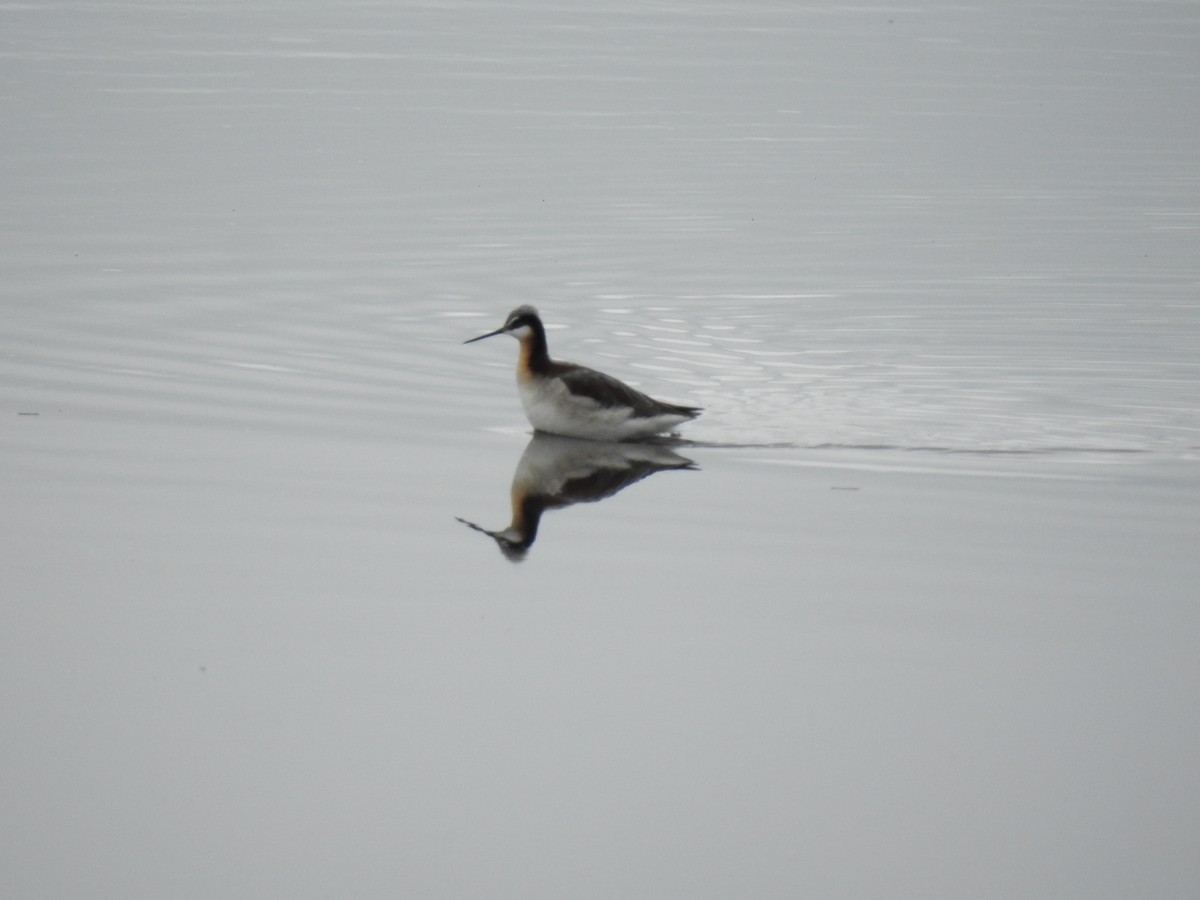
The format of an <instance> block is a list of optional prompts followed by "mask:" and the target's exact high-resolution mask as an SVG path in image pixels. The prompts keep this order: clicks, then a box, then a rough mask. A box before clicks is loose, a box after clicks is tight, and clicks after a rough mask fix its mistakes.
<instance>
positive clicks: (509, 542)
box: [458, 432, 696, 562]
mask: <svg viewBox="0 0 1200 900" xmlns="http://www.w3.org/2000/svg"><path fill="white" fill-rule="evenodd" d="M695 468H696V464H695V463H694V462H692V461H691V460H690V459H686V458H685V457H682V456H680V455H679V454H678V453H676V452H674V451H673V450H671V449H670V448H669V447H666V446H664V445H662V444H653V443H649V444H631V443H608V442H602V441H587V440H580V439H577V438H568V437H559V436H558V435H553V434H543V433H542V432H537V433H535V434H534V436H533V439H532V440H530V442H529V446H527V447H526V448H525V452H524V453H522V454H521V459H520V461H519V462H518V463H517V470H516V472H514V473H513V480H512V492H511V493H512V522H511V523H510V524H509V526H508V527H507V528H504V529H501V530H500V531H489V530H488V529H486V528H482V527H480V526H479V525H476V524H475V523H474V522H468V521H467V520H466V519H462V518H460V519H459V520H458V521H460V522H462V523H463V524H464V525H466V526H468V527H470V528H473V529H475V530H476V531H479V532H482V533H483V534H486V535H488V537H490V538H492V539H493V540H495V542H496V544H497V545H498V546H499V547H500V552H501V553H503V554H504V555H505V556H506V557H507V558H508V559H510V560H512V561H513V562H520V561H521V560H522V559H524V558H525V555H526V554H527V553H528V552H529V548H530V547H532V546H533V542H534V540H535V539H536V538H537V532H538V523H539V522H540V521H541V518H542V513H544V512H545V511H546V510H548V509H561V508H563V507H567V506H571V505H573V504H575V503H594V502H596V501H597V500H603V499H605V498H606V497H611V496H612V495H613V494H616V493H619V492H620V491H622V490H624V489H625V488H627V487H629V485H631V484H633V483H634V482H635V481H641V480H642V479H643V478H646V477H648V476H650V475H653V474H654V473H655V472H662V471H664V470H665V469H695Z"/></svg>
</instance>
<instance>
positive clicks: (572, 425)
mask: <svg viewBox="0 0 1200 900" xmlns="http://www.w3.org/2000/svg"><path fill="white" fill-rule="evenodd" d="M497 334H510V335H512V336H513V337H515V338H516V339H517V340H518V341H520V342H521V350H520V353H519V354H518V356H517V389H518V391H519V393H520V395H521V405H522V406H523V407H525V416H526V417H527V418H528V419H529V424H530V425H532V426H533V427H534V429H536V430H537V431H546V432H549V433H550V434H558V435H563V436H565V437H574V438H585V439H587V440H592V441H636V440H641V439H644V438H648V437H652V436H653V435H656V434H659V433H661V432H664V431H667V430H669V429H671V428H674V427H675V426H676V425H678V424H679V423H680V422H686V421H688V420H689V419H694V418H696V416H698V415H700V411H701V410H700V408H699V407H695V406H677V405H676V404H674V403H664V402H662V401H661V400H655V399H653V398H652V397H648V396H646V395H645V394H643V393H642V392H641V391H638V390H635V389H634V388H631V387H630V386H629V385H627V384H625V383H623V382H621V381H618V380H617V379H615V378H613V377H612V376H611V375H605V374H604V373H603V372H597V371H596V370H595V369H589V368H587V366H580V365H576V364H575V363H569V362H559V361H557V360H553V359H551V358H550V352H549V350H548V349H547V347H546V329H545V328H544V327H543V325H542V319H541V317H540V316H539V315H538V311H537V310H536V309H534V308H533V307H532V306H518V307H517V308H516V309H514V310H513V311H512V312H510V313H509V314H508V318H507V319H505V321H504V324H503V325H502V326H501V327H499V328H497V329H496V330H495V331H489V332H488V333H487V334H481V335H479V337H474V338H471V339H470V340H469V341H464V342H463V343H465V344H473V343H474V342H475V341H482V340H483V339H484V338H489V337H494V336H495V335H497Z"/></svg>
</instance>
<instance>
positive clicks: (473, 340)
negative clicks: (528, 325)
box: [463, 328, 504, 344]
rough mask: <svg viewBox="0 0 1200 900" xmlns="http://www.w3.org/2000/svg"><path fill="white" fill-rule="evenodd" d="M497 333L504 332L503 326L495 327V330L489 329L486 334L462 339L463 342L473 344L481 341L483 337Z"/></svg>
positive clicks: (493, 335)
mask: <svg viewBox="0 0 1200 900" xmlns="http://www.w3.org/2000/svg"><path fill="white" fill-rule="evenodd" d="M498 334H504V329H503V328H497V329H496V330H495V331H489V332H488V333H487V334H481V335H480V336H479V337H473V338H471V339H470V340H469V341H463V343H464V344H473V343H475V342H476V341H482V340H483V339H484V338H485V337H495V336H496V335H498Z"/></svg>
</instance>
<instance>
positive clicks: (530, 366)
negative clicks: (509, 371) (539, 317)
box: [520, 322, 550, 375]
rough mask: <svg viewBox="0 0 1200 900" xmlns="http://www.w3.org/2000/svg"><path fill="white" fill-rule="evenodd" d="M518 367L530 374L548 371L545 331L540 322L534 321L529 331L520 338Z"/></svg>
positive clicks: (546, 372) (544, 373)
mask: <svg viewBox="0 0 1200 900" xmlns="http://www.w3.org/2000/svg"><path fill="white" fill-rule="evenodd" d="M520 368H521V370H522V371H523V372H528V373H529V374H531V375H546V374H548V373H549V372H550V352H549V350H548V349H547V348H546V331H545V329H543V328H542V323H541V322H535V323H534V324H533V325H532V326H530V329H529V333H528V334H527V335H525V336H524V337H523V338H521V358H520Z"/></svg>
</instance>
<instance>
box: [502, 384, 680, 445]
mask: <svg viewBox="0 0 1200 900" xmlns="http://www.w3.org/2000/svg"><path fill="white" fill-rule="evenodd" d="M517 388H518V390H519V392H520V394H521V405H522V406H523V407H525V415H526V417H527V418H528V419H529V424H530V425H532V426H533V427H534V428H536V429H537V430H538V431H546V432H549V433H550V434H561V435H563V436H564V437H574V438H586V439H587V440H591V441H629V440H635V439H637V438H646V437H650V436H651V435H655V434H660V433H662V432H664V431H667V430H669V429H671V428H674V427H675V426H676V425H678V424H679V423H680V422H686V421H687V420H688V417H687V416H681V415H679V414H678V413H669V414H664V415H660V416H639V417H637V418H633V417H632V416H631V415H630V411H629V410H628V409H621V408H616V409H614V408H606V407H603V406H601V405H600V404H599V403H596V402H595V401H594V400H588V399H587V398H586V397H580V396H578V395H576V394H572V393H571V392H570V391H568V390H567V389H566V387H565V386H564V385H563V384H562V383H561V382H559V381H556V380H554V379H548V380H545V381H537V382H527V381H522V380H520V379H518V380H517Z"/></svg>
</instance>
